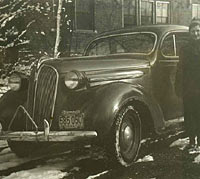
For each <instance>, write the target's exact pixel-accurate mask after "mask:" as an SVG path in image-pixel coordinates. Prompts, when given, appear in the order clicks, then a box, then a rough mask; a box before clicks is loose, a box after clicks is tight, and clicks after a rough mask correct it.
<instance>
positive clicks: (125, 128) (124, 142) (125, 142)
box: [120, 122, 134, 152]
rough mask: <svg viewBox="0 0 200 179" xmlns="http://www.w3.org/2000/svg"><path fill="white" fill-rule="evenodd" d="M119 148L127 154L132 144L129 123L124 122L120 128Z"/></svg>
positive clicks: (131, 129)
mask: <svg viewBox="0 0 200 179" xmlns="http://www.w3.org/2000/svg"><path fill="white" fill-rule="evenodd" d="M120 141H121V147H122V150H123V151H124V152H129V150H131V148H132V146H133V142H134V131H133V126H132V125H131V124H130V123H129V122H124V123H123V124H122V128H121V140H120Z"/></svg>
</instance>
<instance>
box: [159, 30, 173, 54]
mask: <svg viewBox="0 0 200 179" xmlns="http://www.w3.org/2000/svg"><path fill="white" fill-rule="evenodd" d="M161 53H162V54H163V56H170V57H172V56H175V48H174V35H173V34H169V35H168V36H166V37H165V39H164V40H163V44H162V47H161Z"/></svg>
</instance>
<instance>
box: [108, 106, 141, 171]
mask: <svg viewBox="0 0 200 179" xmlns="http://www.w3.org/2000/svg"><path fill="white" fill-rule="evenodd" d="M112 136H113V137H112V138H113V141H112V147H111V148H112V149H114V151H113V154H114V156H113V160H114V161H115V162H116V163H117V164H120V165H122V166H124V167H127V166H130V165H132V164H133V163H134V162H135V160H136V158H137V155H138V152H139V149H140V141H141V121H140V117H139V115H138V112H137V111H136V110H135V109H134V108H133V107H132V106H127V107H125V108H123V109H122V110H121V111H120V112H119V114H118V115H117V117H116V120H115V124H114V126H113V135H112Z"/></svg>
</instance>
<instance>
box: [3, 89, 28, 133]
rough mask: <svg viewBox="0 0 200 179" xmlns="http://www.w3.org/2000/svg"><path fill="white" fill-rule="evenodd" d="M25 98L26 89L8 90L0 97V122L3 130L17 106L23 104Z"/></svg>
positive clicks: (5, 128)
mask: <svg viewBox="0 0 200 179" xmlns="http://www.w3.org/2000/svg"><path fill="white" fill-rule="evenodd" d="M26 98H27V90H19V91H12V90H9V91H7V92H6V93H5V94H4V95H3V96H2V97H1V98H0V122H1V123H2V125H3V129H4V130H7V127H8V125H9V123H10V121H11V119H12V117H13V115H14V113H15V111H16V109H17V107H18V106H19V105H22V104H24V103H25V102H26Z"/></svg>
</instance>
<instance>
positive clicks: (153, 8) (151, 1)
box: [140, 0, 155, 25]
mask: <svg viewBox="0 0 200 179" xmlns="http://www.w3.org/2000/svg"><path fill="white" fill-rule="evenodd" d="M142 2H148V3H152V12H151V17H152V24H155V18H154V12H155V1H153V0H141V1H140V3H141V5H142ZM144 17H146V16H144ZM148 17H149V16H148ZM140 19H141V22H140V23H141V25H143V23H142V9H141V6H140Z"/></svg>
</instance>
